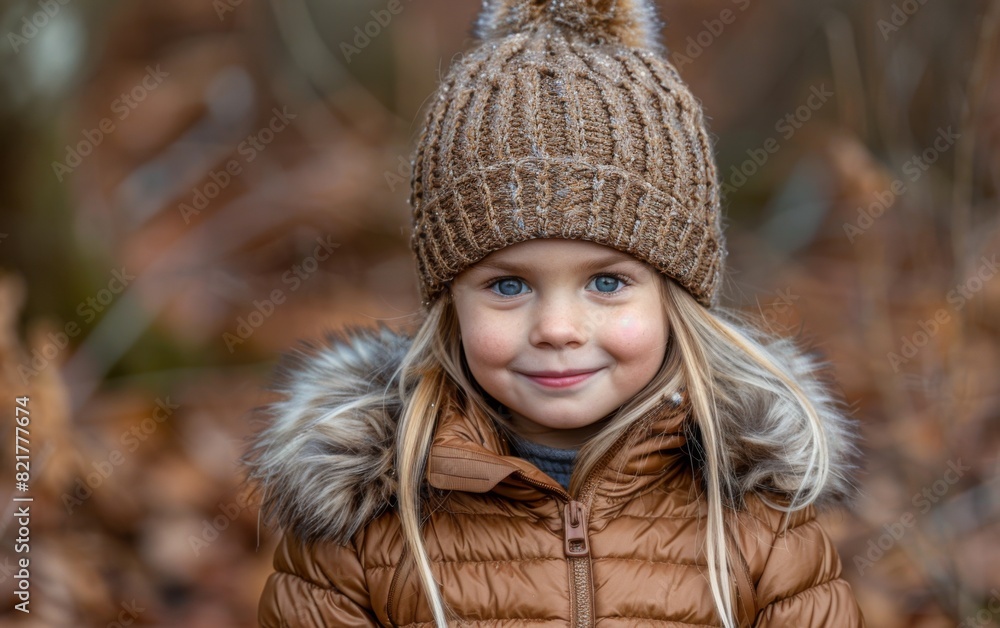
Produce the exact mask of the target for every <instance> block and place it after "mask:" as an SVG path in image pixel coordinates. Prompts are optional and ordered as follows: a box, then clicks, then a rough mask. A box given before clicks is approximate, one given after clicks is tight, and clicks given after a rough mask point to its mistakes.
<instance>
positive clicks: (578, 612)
mask: <svg viewBox="0 0 1000 628" xmlns="http://www.w3.org/2000/svg"><path fill="white" fill-rule="evenodd" d="M659 409H660V406H657V407H656V408H654V409H653V410H650V411H649V412H647V413H646V414H645V415H643V417H642V418H641V419H639V420H638V421H636V422H635V424H633V425H635V426H639V427H638V428H636V429H641V428H642V427H643V426H645V424H646V420H647V419H648V418H649V417H650V416H651V415H652V414H653V413H655V412H656V411H657V410H659ZM629 434H631V431H628V432H626V433H625V434H623V435H622V436H621V437H620V438H619V439H618V440H617V441H616V442H615V444H614V445H612V446H611V449H609V450H608V451H606V452H605V453H604V455H603V456H601V459H600V460H598V461H597V464H596V465H594V468H593V470H592V471H591V473H590V475H588V476H587V478H586V480H585V481H584V483H583V487H582V488H581V489H580V494H579V496H578V498H577V499H573V497H572V496H571V495H570V494H569V493H567V492H566V491H565V490H563V489H562V488H561V487H554V486H551V485H549V484H544V483H541V482H537V481H535V480H532V479H531V478H529V477H528V476H526V475H525V474H524V473H523V472H521V471H518V472H517V473H516V475H517V476H518V477H520V478H521V479H522V480H524V481H525V482H527V483H528V484H531V485H533V486H536V487H538V488H541V489H545V490H546V491H547V492H549V493H554V494H555V495H557V496H559V497H560V498H562V499H563V500H565V501H566V503H565V504H564V505H563V553H564V554H565V555H566V559H567V561H568V562H569V573H570V585H571V587H572V590H573V600H572V603H571V618H572V625H573V626H580V627H583V628H592V627H593V626H594V573H593V569H592V566H591V563H590V536H589V527H590V512H589V510H588V507H587V504H588V503H589V502H590V501H591V499H592V497H593V493H594V492H595V491H596V490H597V486H598V484H599V483H600V482H599V478H600V476H601V474H602V473H603V472H604V470H605V469H606V468H607V466H608V465H609V464H610V463H611V460H613V459H614V457H615V456H616V455H618V452H619V451H621V450H622V448H623V447H624V446H625V441H626V440H627V439H628V436H629Z"/></svg>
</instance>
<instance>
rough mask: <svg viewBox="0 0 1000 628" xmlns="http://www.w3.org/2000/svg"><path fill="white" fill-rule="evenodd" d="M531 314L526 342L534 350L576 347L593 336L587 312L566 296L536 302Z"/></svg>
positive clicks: (584, 307)
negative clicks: (538, 348)
mask: <svg viewBox="0 0 1000 628" xmlns="http://www.w3.org/2000/svg"><path fill="white" fill-rule="evenodd" d="M533 314H534V317H533V320H532V324H531V331H530V333H529V338H528V339H529V341H530V342H531V344H532V345H533V346H536V347H551V348H557V349H558V348H562V347H577V346H580V345H583V344H585V343H586V342H587V339H588V338H589V336H590V334H591V333H592V332H593V328H594V324H593V322H592V321H591V320H590V319H591V318H593V317H591V316H589V315H588V309H587V308H586V306H585V305H584V304H582V303H578V302H577V301H576V300H575V299H573V298H572V297H570V296H556V295H550V296H548V297H544V298H540V299H538V301H537V302H536V304H535V311H534V313H533Z"/></svg>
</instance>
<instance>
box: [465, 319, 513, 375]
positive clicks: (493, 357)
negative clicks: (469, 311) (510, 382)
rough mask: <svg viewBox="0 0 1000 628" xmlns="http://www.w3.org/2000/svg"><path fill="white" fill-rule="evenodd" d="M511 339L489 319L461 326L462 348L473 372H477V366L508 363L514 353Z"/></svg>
mask: <svg viewBox="0 0 1000 628" xmlns="http://www.w3.org/2000/svg"><path fill="white" fill-rule="evenodd" d="M512 338H513V335H512V334H508V333H505V331H504V327H503V326H502V325H500V324H498V322H497V321H491V320H490V319H489V318H482V319H479V320H476V321H475V322H473V323H472V324H469V325H463V326H462V346H463V347H464V348H465V357H466V359H467V360H468V361H469V366H470V367H472V368H473V370H478V369H477V367H478V366H502V365H505V364H507V363H508V362H510V360H511V358H512V356H513V355H514V353H515V347H514V346H513V342H512Z"/></svg>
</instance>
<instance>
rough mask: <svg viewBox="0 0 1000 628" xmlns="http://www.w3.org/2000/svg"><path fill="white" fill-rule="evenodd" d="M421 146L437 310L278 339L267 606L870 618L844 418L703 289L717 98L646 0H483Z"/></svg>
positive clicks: (386, 615) (429, 271)
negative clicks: (468, 45)
mask: <svg viewBox="0 0 1000 628" xmlns="http://www.w3.org/2000/svg"><path fill="white" fill-rule="evenodd" d="M478 26H479V28H478V31H479V32H478V34H479V36H480V38H481V43H480V44H479V45H478V47H477V48H476V49H475V50H473V51H471V52H470V53H469V54H467V55H466V56H465V57H464V58H462V59H460V60H458V61H457V62H456V64H455V65H454V66H453V68H452V69H451V71H450V73H449V74H448V76H447V77H446V79H445V80H444V82H443V84H442V85H441V87H440V89H439V93H438V97H437V99H436V100H435V101H433V103H432V105H431V107H430V111H429V113H428V116H427V119H426V123H425V126H424V131H423V135H422V137H421V139H420V144H419V147H418V150H417V154H416V158H415V161H414V172H413V182H412V196H411V203H412V205H413V217H414V230H413V236H412V245H413V249H414V252H415V255H416V259H417V267H418V274H419V279H420V288H421V293H422V297H423V306H424V311H423V314H424V317H423V322H422V324H421V325H420V326H419V328H418V329H417V330H416V331H415V333H414V334H413V335H412V337H410V336H408V335H406V334H402V333H398V334H397V333H394V332H391V331H389V330H388V329H385V328H382V329H379V330H377V331H363V330H351V331H349V332H346V333H345V334H344V335H342V336H341V337H338V338H332V339H331V340H330V342H329V343H327V344H326V345H324V346H321V347H317V348H315V349H314V350H312V351H303V352H297V353H296V354H294V355H293V356H291V358H290V361H288V362H286V363H285V365H284V369H283V376H282V379H281V381H280V382H279V384H278V388H279V390H281V391H282V392H283V393H284V396H283V398H282V400H281V401H280V402H277V403H275V404H274V405H272V406H271V407H270V408H269V409H268V410H269V415H270V416H271V423H270V424H269V425H268V426H267V427H266V428H265V429H264V430H263V431H262V432H261V433H260V434H259V435H258V437H257V439H256V441H255V443H254V446H253V448H252V450H251V451H250V453H249V454H248V456H247V462H248V464H249V466H250V477H251V479H252V480H253V481H255V482H256V483H257V484H258V485H259V487H260V489H261V496H262V503H263V508H264V511H265V513H266V514H267V515H269V516H271V517H273V518H274V519H276V520H277V521H278V522H279V523H280V524H281V526H282V528H283V530H284V533H285V534H284V537H283V539H282V541H281V544H280V545H279V547H278V550H277V553H276V555H275V560H274V566H275V570H276V571H275V573H274V574H273V575H272V576H271V578H270V579H269V580H268V583H267V586H266V588H265V591H264V594H263V597H262V599H261V606H260V622H261V625H264V626H372V625H380V626H431V625H433V626H439V627H441V626H447V625H459V624H461V625H484V626H486V625H489V626H519V625H529V624H530V625H538V626H608V627H611V626H648V625H674V626H680V625H685V626H726V627H734V626H771V627H778V626H788V627H796V628H802V627H813V626H861V625H863V620H862V617H861V613H860V611H859V609H858V607H857V604H856V602H855V600H854V596H853V594H852V592H851V588H850V586H849V585H848V584H847V583H846V582H845V581H844V580H842V579H841V578H840V571H841V564H840V559H839V557H838V556H837V552H836V550H835V548H834V546H833V545H832V543H831V541H830V539H829V538H828V537H827V536H826V534H825V533H824V531H823V529H822V528H821V527H820V525H819V523H818V522H817V520H816V507H817V505H820V504H821V503H823V502H828V501H832V500H836V499H838V498H842V497H844V496H846V495H847V494H848V492H849V489H850V485H849V480H848V477H847V472H848V470H849V469H850V466H851V465H850V459H851V456H852V454H853V452H854V446H853V444H852V443H853V435H852V433H851V430H852V428H851V425H850V422H849V421H848V420H847V419H845V418H844V417H843V416H842V414H841V413H840V411H839V409H838V407H837V405H836V404H835V403H834V401H833V400H832V399H831V397H830V396H829V394H828V393H827V389H826V387H825V385H824V384H823V383H821V381H820V379H819V378H818V376H817V375H816V365H815V364H814V363H813V362H812V361H811V360H810V359H809V358H808V357H806V356H805V355H803V354H800V353H798V352H797V351H796V349H795V348H794V346H793V345H792V344H791V343H790V342H788V341H786V340H774V339H769V338H767V337H765V336H764V335H762V334H759V333H757V332H755V331H753V329H752V328H751V327H750V326H749V325H747V324H746V323H743V322H741V321H740V319H739V318H737V317H736V316H734V315H733V314H727V313H725V312H723V311H721V310H719V309H718V308H716V307H715V302H716V296H717V291H718V286H719V282H720V279H721V276H722V267H723V259H724V257H725V244H724V239H723V236H722V232H721V226H720V223H721V219H720V208H719V187H718V182H717V175H716V168H715V163H714V158H713V156H712V147H711V143H710V140H709V136H708V134H707V131H706V129H705V126H704V122H703V117H702V112H701V109H700V107H699V105H698V102H697V101H696V100H695V99H694V97H693V96H692V95H691V93H690V91H689V90H688V88H687V87H686V86H685V85H684V83H683V82H682V81H681V79H680V77H679V76H678V74H677V72H676V71H675V70H674V68H673V67H672V66H671V65H670V64H669V63H668V62H667V61H666V60H665V57H664V56H663V51H662V50H661V49H659V47H658V46H657V44H656V37H655V35H656V32H657V30H658V23H657V22H656V19H655V15H654V12H653V9H652V5H651V3H646V2H639V1H638V0H633V1H629V0H619V1H617V2H614V1H612V0H551V1H544V0H499V1H488V2H487V3H486V5H485V8H484V12H483V15H482V17H481V19H480V21H479V25H478Z"/></svg>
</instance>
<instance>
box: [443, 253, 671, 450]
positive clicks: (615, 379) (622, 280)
mask: <svg viewBox="0 0 1000 628" xmlns="http://www.w3.org/2000/svg"><path fill="white" fill-rule="evenodd" d="M660 281H661V278H660V276H659V274H658V273H657V271H656V270H655V269H653V268H652V267H651V266H649V265H647V264H645V263H644V262H640V261H639V260H637V259H635V258H634V257H632V256H630V255H628V254H627V253H622V252H620V251H617V250H615V249H612V248H609V247H606V246H603V245H600V244H595V243H593V242H587V241H584V240H562V239H536V240H528V241H527V242H521V243H519V244H515V245H512V246H509V247H506V248H504V249H501V250H499V251H496V252H494V253H492V254H490V255H489V256H487V257H486V258H484V259H483V260H481V261H480V262H479V263H477V264H475V265H474V266H472V267H470V268H468V269H467V270H465V271H464V272H463V273H462V274H460V275H459V276H458V277H456V278H455V280H454V281H453V282H452V287H451V290H452V295H453V297H454V302H455V308H456V310H457V312H458V319H459V327H460V328H461V332H462V342H463V346H464V351H465V357H466V360H467V361H468V363H469V368H470V370H471V371H472V375H473V377H475V379H476V381H477V382H478V383H479V385H480V386H482V387H483V389H484V390H486V392H488V393H489V394H490V395H492V396H493V397H494V398H495V399H496V400H497V401H499V402H500V403H502V404H503V405H504V406H506V408H507V409H508V410H509V411H510V413H511V417H512V421H511V424H512V427H513V429H514V431H516V432H517V433H518V434H520V435H521V436H524V437H525V438H528V439H530V440H533V441H535V442H538V443H542V444H545V445H549V446H552V447H562V448H571V447H578V446H580V445H582V444H583V442H584V441H585V440H586V439H587V438H588V437H589V436H591V435H592V434H594V433H596V432H597V431H599V430H600V428H601V427H602V422H601V419H604V418H606V417H608V415H609V414H611V413H613V412H614V411H615V410H617V409H618V408H619V407H620V406H621V405H622V404H624V403H625V402H626V401H628V400H629V399H631V398H632V397H633V396H634V395H635V394H636V393H638V392H639V391H640V390H642V388H643V387H644V386H645V385H646V384H648V383H649V382H650V381H651V380H652V379H653V377H654V376H655V375H656V373H657V371H658V370H659V368H660V364H661V363H662V362H663V358H664V356H665V353H666V345H667V335H668V329H667V320H666V316H665V314H664V311H663V305H662V299H661V293H660V287H659V282H660Z"/></svg>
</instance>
